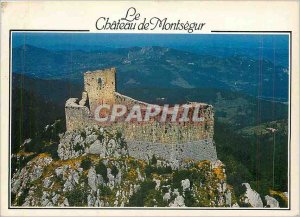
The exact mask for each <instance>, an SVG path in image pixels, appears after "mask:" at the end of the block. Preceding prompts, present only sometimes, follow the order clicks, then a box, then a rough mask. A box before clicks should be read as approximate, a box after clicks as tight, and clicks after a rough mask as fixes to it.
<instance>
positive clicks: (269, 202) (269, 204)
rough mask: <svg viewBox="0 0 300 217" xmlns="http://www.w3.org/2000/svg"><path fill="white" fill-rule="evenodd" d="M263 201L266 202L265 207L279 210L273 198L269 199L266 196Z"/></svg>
mask: <svg viewBox="0 0 300 217" xmlns="http://www.w3.org/2000/svg"><path fill="white" fill-rule="evenodd" d="M265 200H266V202H267V207H270V208H279V202H278V201H277V200H276V199H275V198H273V197H271V196H269V195H266V196H265Z"/></svg>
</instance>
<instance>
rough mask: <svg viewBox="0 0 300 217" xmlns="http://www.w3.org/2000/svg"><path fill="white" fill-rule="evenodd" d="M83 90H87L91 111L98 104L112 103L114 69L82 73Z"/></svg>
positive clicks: (114, 86) (113, 98)
mask: <svg viewBox="0 0 300 217" xmlns="http://www.w3.org/2000/svg"><path fill="white" fill-rule="evenodd" d="M84 91H85V92H87V95H88V100H89V105H90V110H91V112H94V110H95V109H96V107H97V106H98V105H100V104H114V103H115V91H116V69H115V68H111V69H105V70H97V71H93V72H86V73H84Z"/></svg>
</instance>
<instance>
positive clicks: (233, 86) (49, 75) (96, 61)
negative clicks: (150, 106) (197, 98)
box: [13, 45, 289, 101]
mask: <svg viewBox="0 0 300 217" xmlns="http://www.w3.org/2000/svg"><path fill="white" fill-rule="evenodd" d="M107 67H116V68H117V83H118V88H121V89H123V88H145V87H146V88H158V87H159V88H218V89H224V90H231V91H240V92H243V93H246V94H250V95H253V96H256V97H263V98H271V99H274V100H276V101H287V100H288V78H289V75H288V69H287V68H285V67H282V66H280V65H274V64H273V63H272V62H271V61H270V60H268V59H263V60H261V61H259V60H257V59H253V58H251V57H248V56H245V55H243V56H241V55H233V56H227V57H225V56H224V57H216V56H210V55H207V54H206V55H201V54H195V53H190V52H185V51H181V50H176V49H170V48H164V47H131V48H120V49H114V50H101V51H89V52H86V51H81V50H73V51H70V50H69V51H53V50H47V49H42V48H37V47H33V46H30V45H25V46H21V47H17V48H14V49H13V72H17V73H21V74H26V75H28V76H31V77H35V78H42V79H52V80H53V79H59V80H68V81H69V82H72V83H77V84H80V85H82V79H83V75H82V73H84V72H86V71H88V70H97V69H103V68H107Z"/></svg>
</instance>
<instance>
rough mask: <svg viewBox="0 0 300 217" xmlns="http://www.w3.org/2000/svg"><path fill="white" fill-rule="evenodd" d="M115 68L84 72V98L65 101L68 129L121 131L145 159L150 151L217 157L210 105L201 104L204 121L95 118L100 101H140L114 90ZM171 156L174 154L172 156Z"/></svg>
mask: <svg viewBox="0 0 300 217" xmlns="http://www.w3.org/2000/svg"><path fill="white" fill-rule="evenodd" d="M99 78H100V79H99ZM115 85H116V84H115V69H109V70H103V71H95V72H87V73H85V74H84V92H83V95H82V99H81V100H80V101H79V100H78V99H76V98H71V99H69V100H68V101H67V102H66V106H65V113H66V127H67V130H68V131H72V130H76V129H82V128H85V127H86V126H93V125H97V124H98V125H99V124H100V125H102V126H104V127H105V126H107V127H110V128H111V130H113V131H120V132H122V134H123V136H124V138H125V140H126V141H127V144H128V148H129V152H130V153H131V155H132V156H133V157H137V158H141V159H144V158H145V157H146V156H148V154H149V153H152V154H155V155H157V156H159V157H160V156H162V157H163V156H165V157H168V158H169V157H172V158H174V159H177V160H178V161H182V159H183V158H191V159H197V160H205V159H206V160H215V159H216V158H217V154H216V150H215V146H214V144H213V141H212V139H213V134H214V111H213V107H212V106H211V105H207V104H201V103H197V104H200V105H201V109H200V111H199V113H200V114H201V117H203V118H204V121H201V122H197V123H193V122H181V123H179V122H159V121H158V120H156V119H155V118H152V119H150V121H147V122H143V123H141V122H134V121H133V122H125V121H116V122H113V123H111V122H109V123H99V122H96V120H95V119H94V110H95V107H96V106H97V105H99V104H103V103H106V104H111V105H112V104H123V105H126V106H127V107H128V108H130V107H132V106H133V105H136V104H139V105H141V107H146V106H147V105H149V104H148V103H145V102H141V101H138V100H135V99H132V98H130V97H127V96H124V95H122V94H119V93H117V92H116V91H115V90H116V89H115ZM171 155H172V156H171Z"/></svg>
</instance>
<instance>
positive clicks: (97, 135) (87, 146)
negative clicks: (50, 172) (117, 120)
mask: <svg viewBox="0 0 300 217" xmlns="http://www.w3.org/2000/svg"><path fill="white" fill-rule="evenodd" d="M57 152H58V156H59V157H60V159H62V160H67V159H72V158H76V157H79V156H80V155H84V154H97V155H99V156H100V157H102V158H104V157H120V156H125V157H126V156H128V151H127V147H126V143H125V142H124V141H123V139H122V138H121V137H120V136H119V134H118V133H117V134H111V133H109V132H108V131H106V130H104V129H103V128H101V127H99V126H94V127H89V128H88V127H87V128H85V129H84V130H82V131H71V132H66V133H64V134H63V135H61V139H60V144H59V145H58V150H57Z"/></svg>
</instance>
